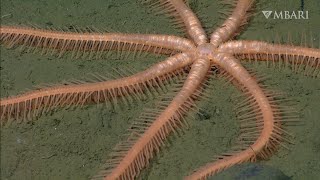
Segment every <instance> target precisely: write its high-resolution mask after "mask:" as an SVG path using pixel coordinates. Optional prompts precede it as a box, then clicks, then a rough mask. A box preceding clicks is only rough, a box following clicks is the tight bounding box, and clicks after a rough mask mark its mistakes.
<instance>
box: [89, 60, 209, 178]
mask: <svg viewBox="0 0 320 180" xmlns="http://www.w3.org/2000/svg"><path fill="white" fill-rule="evenodd" d="M210 67H211V64H210V60H209V59H197V60H196V61H195V62H194V64H193V65H192V67H191V70H190V73H189V75H188V77H187V79H186V81H185V82H184V84H183V86H182V88H179V90H180V89H181V90H180V91H179V92H178V93H177V94H176V95H175V97H173V99H170V100H169V102H168V105H162V106H161V108H159V109H158V108H157V109H154V111H153V112H149V113H148V114H146V115H145V116H144V117H142V118H141V119H139V122H136V123H137V125H136V126H135V127H133V128H131V129H132V135H131V136H130V137H129V138H128V140H127V141H125V142H124V143H122V144H119V145H118V148H116V149H115V152H114V154H113V157H111V158H110V161H109V162H107V163H108V164H106V167H104V168H103V169H102V171H101V172H100V173H99V174H98V175H97V176H95V177H93V179H95V178H99V179H100V178H101V177H104V179H105V180H112V179H134V178H135V177H136V176H137V175H139V173H140V171H141V170H142V169H143V168H145V166H147V165H148V163H149V161H150V159H151V158H152V157H153V156H154V153H155V152H158V151H159V149H160V147H161V146H162V145H163V144H164V142H165V140H166V139H167V136H168V135H169V134H170V133H171V132H175V131H176V129H177V128H179V127H180V126H182V124H184V120H183V116H184V115H185V113H186V112H188V110H189V109H190V107H192V106H193V105H194V98H195V96H197V94H198V90H199V88H200V87H201V86H202V85H203V84H202V83H203V81H204V79H205V78H206V76H207V74H208V71H209V70H210Z"/></svg>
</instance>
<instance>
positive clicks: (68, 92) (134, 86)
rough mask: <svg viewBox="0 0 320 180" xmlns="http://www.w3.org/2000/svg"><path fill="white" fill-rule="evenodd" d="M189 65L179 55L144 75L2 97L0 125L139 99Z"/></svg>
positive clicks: (143, 73)
mask: <svg viewBox="0 0 320 180" xmlns="http://www.w3.org/2000/svg"><path fill="white" fill-rule="evenodd" d="M191 63H192V59H191V57H190V56H189V55H188V54H185V53H181V54H177V55H175V56H172V57H169V58H168V59H167V60H166V61H163V62H160V63H158V64H156V65H153V66H152V67H150V68H149V69H147V70H145V71H143V72H140V73H138V74H135V75H132V76H128V77H124V78H121V79H116V80H110V81H107V80H105V79H104V78H102V81H101V82H93V83H87V82H84V83H82V82H80V83H76V84H74V83H73V84H67V85H64V84H63V85H57V86H53V87H47V88H42V89H39V90H33V91H29V92H27V93H24V94H21V95H18V96H12V97H8V98H4V99H1V101H0V104H1V108H0V120H1V124H4V123H6V122H7V121H8V120H11V119H22V120H25V119H31V118H33V117H34V116H38V115H39V114H42V113H43V112H47V111H49V110H51V109H54V108H57V107H64V106H71V105H83V104H87V103H100V102H105V101H110V100H111V101H112V100H113V101H117V99H118V98H128V96H130V95H131V96H133V97H137V98H139V96H141V95H143V93H146V92H148V91H152V89H153V88H154V87H161V86H162V85H163V83H164V82H163V81H166V80H168V79H170V78H172V76H173V75H174V74H176V73H181V70H182V68H184V67H186V66H188V65H190V64H191Z"/></svg>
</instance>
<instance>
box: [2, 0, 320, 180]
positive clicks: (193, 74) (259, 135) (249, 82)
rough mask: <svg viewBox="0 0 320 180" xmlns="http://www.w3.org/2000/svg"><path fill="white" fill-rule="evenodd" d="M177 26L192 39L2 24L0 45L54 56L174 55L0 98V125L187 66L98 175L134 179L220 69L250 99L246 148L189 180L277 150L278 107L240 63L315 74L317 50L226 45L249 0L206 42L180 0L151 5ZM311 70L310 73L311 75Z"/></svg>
mask: <svg viewBox="0 0 320 180" xmlns="http://www.w3.org/2000/svg"><path fill="white" fill-rule="evenodd" d="M147 2H148V3H150V4H151V5H152V6H155V7H159V8H161V9H162V10H163V11H164V12H165V13H168V14H170V15H171V16H173V17H174V18H175V19H176V20H177V21H176V24H178V25H182V26H183V27H184V29H185V30H186V32H187V34H188V35H189V37H190V38H191V39H186V38H182V37H177V36H172V35H156V34H124V33H92V32H90V33H88V32H84V33H81V32H78V33H76V32H59V31H54V30H40V29H36V28H25V27H11V26H1V29H0V30H1V43H2V44H5V45H7V46H9V47H14V46H16V45H23V46H29V47H35V48H40V49H43V52H49V50H52V51H58V53H59V54H60V55H62V54H63V53H64V52H66V51H72V52H73V53H75V56H76V57H78V56H80V55H81V54H82V53H84V52H86V53H89V55H90V56H91V55H92V54H95V53H100V52H104V51H108V50H117V51H134V52H141V51H148V52H152V53H162V54H173V55H172V56H170V57H169V58H167V59H166V60H164V61H162V62H159V63H157V64H155V65H153V66H152V67H150V68H149V69H147V70H145V71H142V72H140V73H137V74H135V75H132V76H128V77H123V78H120V79H115V80H110V81H107V80H105V79H104V78H103V77H98V79H100V82H91V83H83V82H76V83H70V84H63V85H57V86H53V87H45V88H41V89H37V90H33V91H29V92H27V93H24V94H21V95H17V96H12V97H8V98H3V99H1V109H0V110H1V111H0V116H1V124H2V125H4V124H5V123H7V122H10V121H12V120H13V119H23V120H26V119H30V118H33V117H34V116H37V115H40V114H42V113H43V112H47V111H49V110H51V109H54V108H57V107H63V106H70V105H76V106H77V105H83V104H88V103H100V102H104V101H115V100H116V99H117V98H126V97H129V96H131V97H134V98H137V99H139V98H141V96H142V94H144V93H145V92H146V91H149V90H150V89H151V88H158V87H160V88H161V87H162V86H163V83H164V82H165V81H167V80H168V79H171V78H172V77H174V76H177V75H178V74H180V73H181V72H182V71H185V68H186V67H190V69H188V75H187V78H186V79H185V81H184V83H183V85H182V87H181V88H180V90H179V92H177V94H176V95H175V97H174V98H172V99H170V100H168V102H165V103H164V104H163V105H162V106H160V107H159V109H157V110H155V111H151V112H148V113H145V114H144V115H143V116H141V118H140V120H139V122H136V123H135V124H134V125H133V126H132V127H131V129H130V131H131V132H130V133H131V134H130V135H129V137H128V139H127V140H126V141H125V142H124V143H121V144H119V145H118V146H117V147H116V148H115V152H114V153H113V154H112V155H111V158H110V160H109V161H108V162H107V163H106V166H105V167H103V169H102V170H101V172H99V173H98V174H97V175H96V176H94V177H93V179H95V178H104V179H110V180H111V179H134V178H135V177H137V176H138V175H139V173H140V171H141V170H142V169H144V168H145V167H146V166H147V165H148V163H149V161H150V159H151V158H152V157H153V156H154V153H155V152H158V151H159V150H160V147H161V146H162V145H163V144H164V142H165V140H166V138H167V137H168V135H169V134H170V133H172V132H174V131H176V129H178V128H180V127H182V126H183V125H184V124H185V121H184V116H185V114H186V113H187V111H188V110H190V109H193V108H194V107H195V100H197V99H199V98H201V97H202V96H204V93H203V89H205V88H206V79H207V78H208V74H209V73H210V72H211V69H212V67H215V68H218V69H220V70H221V72H222V71H223V72H224V73H225V74H226V75H228V76H229V77H231V78H232V80H233V81H235V82H236V83H237V84H239V86H240V88H241V90H242V91H243V93H244V94H245V95H246V96H247V99H246V101H245V102H244V103H243V106H244V107H250V109H253V110H250V111H248V112H245V113H244V114H243V117H242V118H243V119H242V121H243V123H244V124H246V126H243V127H242V128H243V131H244V134H243V136H242V137H243V138H244V139H245V138H249V139H250V137H255V139H254V140H252V139H250V140H243V141H244V142H245V143H244V144H245V145H244V146H242V147H240V148H238V149H236V150H234V151H233V152H231V153H230V154H226V155H225V156H222V157H220V158H218V159H217V160H216V161H215V162H212V163H209V164H207V165H205V166H203V167H201V168H199V169H198V170H196V171H195V172H194V173H192V174H191V175H190V176H188V177H186V179H206V178H207V177H209V176H212V175H214V174H216V173H217V172H219V171H222V170H223V169H226V168H228V167H230V166H232V165H235V164H239V163H242V162H247V161H255V160H256V159H265V158H268V157H270V156H271V155H272V153H273V152H274V151H276V149H277V147H278V146H279V145H281V144H282V141H284V140H285V138H284V135H285V134H286V133H287V132H286V131H284V130H283V129H282V127H281V123H282V121H283V119H282V118H281V116H280V115H281V109H280V108H278V107H277V106H276V101H275V100H274V99H273V94H270V93H269V92H266V91H265V90H264V89H263V88H262V87H261V86H259V84H258V82H257V80H256V79H255V78H254V77H253V76H252V75H251V74H250V73H249V72H248V71H247V70H246V69H245V68H244V67H243V66H242V64H241V62H240V61H239V60H238V59H237V58H240V59H251V58H253V59H255V60H257V61H272V62H274V61H283V62H285V63H289V64H291V65H292V67H293V69H294V70H296V69H300V68H304V67H308V68H309V70H308V71H309V72H308V73H309V74H311V75H312V76H315V77H318V73H319V67H320V61H319V58H320V50H319V49H314V48H307V47H299V46H292V45H281V44H269V43H266V42H262V41H243V40H230V39H232V38H233V37H234V36H235V35H236V34H237V32H238V31H239V29H240V28H241V27H242V26H243V25H245V24H246V23H247V21H248V18H249V16H250V14H249V11H250V9H251V8H252V5H253V3H254V0H238V1H235V2H234V3H233V5H234V6H235V8H234V10H233V12H232V13H231V15H230V16H229V17H228V18H227V19H226V20H225V21H224V23H223V24H222V25H221V26H220V27H219V28H218V29H216V30H215V31H214V32H213V33H212V34H211V35H210V37H209V38H208V37H207V35H206V33H205V31H204V29H203V28H202V26H201V24H200V21H199V20H198V18H197V17H196V15H195V14H194V13H193V12H192V10H191V9H190V8H189V7H188V6H187V4H186V3H185V2H184V1H183V0H149V1H147ZM310 69H311V70H310Z"/></svg>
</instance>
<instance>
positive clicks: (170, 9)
mask: <svg viewBox="0 0 320 180" xmlns="http://www.w3.org/2000/svg"><path fill="white" fill-rule="evenodd" d="M147 2H148V3H149V4H150V5H151V6H153V7H155V8H158V9H161V10H159V11H162V12H163V13H166V14H169V15H170V16H173V17H174V18H175V20H176V22H175V23H174V24H175V25H177V26H182V27H184V28H185V30H186V32H187V34H188V35H189V36H190V37H191V38H192V39H193V41H194V42H195V43H196V44H197V45H200V44H203V43H206V42H207V41H208V40H207V35H206V33H205V31H204V29H203V28H202V26H201V23H200V21H199V19H198V18H197V16H196V15H195V14H194V13H193V12H192V10H191V9H190V8H189V7H188V6H187V5H186V3H185V2H184V0H149V1H147Z"/></svg>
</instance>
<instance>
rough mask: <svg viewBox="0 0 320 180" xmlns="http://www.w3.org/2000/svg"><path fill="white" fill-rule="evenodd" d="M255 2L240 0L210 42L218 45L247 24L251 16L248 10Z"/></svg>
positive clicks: (212, 35)
mask: <svg viewBox="0 0 320 180" xmlns="http://www.w3.org/2000/svg"><path fill="white" fill-rule="evenodd" d="M253 3H254V0H239V1H238V2H237V4H236V6H235V9H234V10H233V12H232V14H231V16H230V17H228V19H226V20H225V21H224V23H223V24H222V25H221V26H220V27H219V28H218V29H216V30H215V31H214V32H213V33H212V34H211V37H210V43H212V44H213V45H215V46H216V47H218V46H219V45H220V44H221V43H223V42H226V41H227V40H229V39H231V38H232V37H233V36H235V35H236V33H237V31H238V30H239V28H240V27H241V26H242V25H244V24H246V22H247V19H248V16H249V14H248V11H249V10H250V8H251V6H252V4H253Z"/></svg>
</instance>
